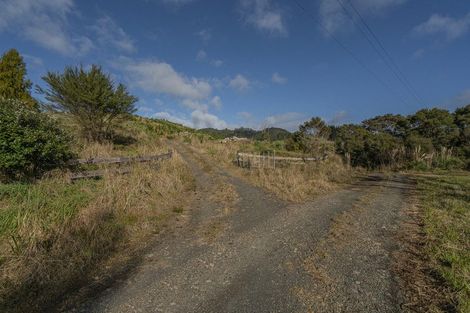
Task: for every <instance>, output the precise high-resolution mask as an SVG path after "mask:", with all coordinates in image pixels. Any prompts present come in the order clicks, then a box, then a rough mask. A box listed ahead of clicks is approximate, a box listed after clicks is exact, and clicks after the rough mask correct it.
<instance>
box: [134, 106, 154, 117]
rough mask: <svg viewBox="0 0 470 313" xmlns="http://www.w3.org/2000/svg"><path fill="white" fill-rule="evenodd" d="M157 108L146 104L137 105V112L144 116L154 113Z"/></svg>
mask: <svg viewBox="0 0 470 313" xmlns="http://www.w3.org/2000/svg"><path fill="white" fill-rule="evenodd" d="M154 112H155V110H154V109H153V108H151V107H148V106H145V105H139V106H137V113H139V114H140V115H143V116H151V115H153V114H154Z"/></svg>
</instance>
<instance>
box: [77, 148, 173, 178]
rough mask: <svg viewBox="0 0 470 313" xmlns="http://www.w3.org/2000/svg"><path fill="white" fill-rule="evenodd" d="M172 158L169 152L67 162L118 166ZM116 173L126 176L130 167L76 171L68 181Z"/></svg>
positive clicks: (171, 153)
mask: <svg viewBox="0 0 470 313" xmlns="http://www.w3.org/2000/svg"><path fill="white" fill-rule="evenodd" d="M172 157H173V152H172V151H171V150H169V151H168V153H165V154H160V155H151V156H139V157H115V158H90V159H77V160H72V161H70V162H69V165H88V164H106V165H115V164H117V165H118V166H119V165H121V164H130V163H146V162H152V161H161V160H167V159H171V158H172ZM108 172H112V173H118V174H128V173H130V172H131V168H130V167H125V168H114V169H104V170H93V171H78V172H74V173H72V174H71V175H70V181H71V182H74V181H76V180H79V179H85V178H99V177H103V176H104V175H105V174H106V173H108Z"/></svg>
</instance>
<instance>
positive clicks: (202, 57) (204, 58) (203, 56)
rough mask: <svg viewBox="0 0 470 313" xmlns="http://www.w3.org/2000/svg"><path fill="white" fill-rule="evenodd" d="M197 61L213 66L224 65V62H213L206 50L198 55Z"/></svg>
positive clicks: (200, 51)
mask: <svg viewBox="0 0 470 313" xmlns="http://www.w3.org/2000/svg"><path fill="white" fill-rule="evenodd" d="M196 60H197V61H199V62H207V63H209V64H210V65H212V66H215V67H221V66H222V65H223V64H224V61H222V60H217V59H215V60H211V59H209V56H208V54H207V52H206V51H205V50H199V51H198V52H197V54H196Z"/></svg>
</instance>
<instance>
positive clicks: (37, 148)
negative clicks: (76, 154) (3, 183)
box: [0, 99, 72, 180]
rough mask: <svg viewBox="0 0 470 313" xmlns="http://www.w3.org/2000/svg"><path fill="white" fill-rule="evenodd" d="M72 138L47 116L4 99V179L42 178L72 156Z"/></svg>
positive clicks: (0, 170)
mask: <svg viewBox="0 0 470 313" xmlns="http://www.w3.org/2000/svg"><path fill="white" fill-rule="evenodd" d="M69 142H70V138H69V136H68V135H67V134H66V133H65V132H64V131H63V130H61V129H60V128H59V127H58V126H57V124H56V123H55V122H54V121H53V120H52V119H50V118H49V117H48V116H47V115H46V114H45V113H41V112H39V111H37V110H34V109H30V108H28V107H26V106H25V105H23V104H22V103H21V102H20V101H17V100H5V99H0V178H2V179H8V180H19V179H29V178H34V177H38V176H40V175H41V174H43V173H44V172H46V171H48V170H51V169H54V168H57V167H60V166H62V165H64V164H65V162H66V161H67V160H68V159H70V158H71V157H72V153H71V150H70V146H69Z"/></svg>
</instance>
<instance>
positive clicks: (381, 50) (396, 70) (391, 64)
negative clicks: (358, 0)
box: [336, 0, 423, 104]
mask: <svg viewBox="0 0 470 313" xmlns="http://www.w3.org/2000/svg"><path fill="white" fill-rule="evenodd" d="M336 1H337V2H338V3H339V4H340V6H341V7H342V9H343V11H344V12H345V13H346V15H347V16H348V17H349V18H350V19H351V20H352V22H353V23H354V24H355V25H356V26H357V27H358V29H359V30H360V32H361V33H362V34H363V36H364V37H365V38H366V40H367V41H368V42H369V44H370V45H371V46H372V47H373V49H374V50H375V51H376V53H377V54H378V55H379V56H380V57H381V58H382V60H383V61H384V62H385V64H386V66H387V67H388V68H389V69H390V71H392V73H393V74H394V75H395V77H396V78H397V79H398V80H399V81H400V83H401V84H402V85H403V86H404V87H405V89H406V90H407V91H408V92H409V93H410V95H411V96H412V97H413V98H415V99H416V100H417V101H418V103H419V104H422V103H423V100H422V99H421V97H420V96H419V95H418V93H417V92H416V90H415V88H413V85H412V84H411V83H410V81H409V80H408V79H407V77H406V75H405V74H404V73H403V71H402V70H401V69H400V67H399V66H398V65H397V63H396V62H395V60H394V59H393V57H392V56H391V54H390V53H389V52H388V51H387V49H386V48H385V46H384V45H383V43H382V41H381V40H380V39H379V37H378V36H377V35H376V34H375V32H374V31H373V30H372V28H371V27H370V26H369V24H368V23H367V22H366V20H365V19H364V17H363V16H362V14H361V13H360V12H359V10H358V9H357V8H356V6H355V5H354V3H353V2H352V1H351V0H346V1H347V2H348V4H349V6H350V7H351V8H352V9H353V11H354V13H355V14H356V15H357V16H358V18H359V21H360V22H361V24H362V25H363V26H364V28H365V30H364V29H362V28H361V27H360V25H357V23H356V19H354V17H353V16H351V14H350V12H349V11H348V9H347V8H346V6H345V5H344V3H343V0H336ZM367 32H368V33H367ZM368 34H369V35H370V36H368ZM371 38H372V39H371ZM374 42H375V44H374Z"/></svg>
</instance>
